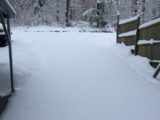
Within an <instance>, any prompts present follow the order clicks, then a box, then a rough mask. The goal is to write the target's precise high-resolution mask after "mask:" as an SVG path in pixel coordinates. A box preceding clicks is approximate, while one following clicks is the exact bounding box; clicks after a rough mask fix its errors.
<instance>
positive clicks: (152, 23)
mask: <svg viewBox="0 0 160 120" xmlns="http://www.w3.org/2000/svg"><path fill="white" fill-rule="evenodd" d="M157 23H160V18H157V19H154V20H151V21H149V22H146V23H144V24H142V25H140V27H139V29H144V28H146V27H149V26H152V25H154V24H157Z"/></svg>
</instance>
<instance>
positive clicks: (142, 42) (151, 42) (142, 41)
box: [138, 39, 160, 45]
mask: <svg viewBox="0 0 160 120" xmlns="http://www.w3.org/2000/svg"><path fill="white" fill-rule="evenodd" d="M155 43H160V40H154V39H151V40H139V41H138V45H145V44H151V45H153V44H155Z"/></svg>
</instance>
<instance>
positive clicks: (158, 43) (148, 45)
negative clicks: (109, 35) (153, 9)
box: [117, 16, 160, 63]
mask: <svg viewBox="0 0 160 120" xmlns="http://www.w3.org/2000/svg"><path fill="white" fill-rule="evenodd" d="M136 18H137V19H136ZM119 21H120V20H119V16H118V22H117V43H122V42H123V43H125V44H126V45H129V46H130V45H134V46H135V50H134V53H135V55H141V56H144V57H147V58H149V59H150V60H151V61H152V63H153V61H160V33H159V31H160V18H157V19H154V20H152V21H149V22H147V23H144V24H141V25H140V24H139V23H140V17H137V16H136V17H133V18H130V19H128V20H123V21H121V22H119ZM155 63H156V62H155ZM157 63H158V62H157Z"/></svg>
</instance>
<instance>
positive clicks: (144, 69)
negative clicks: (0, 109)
mask: <svg viewBox="0 0 160 120" xmlns="http://www.w3.org/2000/svg"><path fill="white" fill-rule="evenodd" d="M41 29H43V28H41ZM27 30H28V29H27ZM32 30H34V29H32ZM36 30H37V29H36ZM36 30H35V31H36ZM35 31H26V30H25V28H23V29H22V28H21V29H20V28H16V29H14V32H13V36H12V38H13V52H14V71H15V73H14V74H15V81H16V94H15V95H14V96H13V98H12V99H11V100H10V104H9V106H8V108H7V109H6V111H5V112H4V113H3V115H2V116H0V119H1V120H159V119H160V87H159V82H158V81H156V80H154V79H153V78H152V75H153V73H154V71H155V69H153V68H152V67H151V66H150V65H149V63H148V59H147V58H142V57H140V56H137V57H135V56H134V55H132V54H131V53H130V49H129V48H128V47H126V46H124V44H120V45H119V44H118V45H117V44H115V42H116V34H115V33H89V32H86V33H80V32H75V30H73V31H72V30H71V31H70V32H48V31H46V32H44V31H43V32H35ZM6 50H7V48H6V49H2V50H1V52H0V55H1V56H4V57H2V58H1V59H0V66H1V67H0V70H4V68H7V64H8V62H7V56H6V53H7V52H6ZM5 72H7V71H5ZM1 74H2V73H1ZM158 79H159V77H158Z"/></svg>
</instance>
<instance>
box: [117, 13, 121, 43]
mask: <svg viewBox="0 0 160 120" xmlns="http://www.w3.org/2000/svg"><path fill="white" fill-rule="evenodd" d="M119 19H120V16H119V15H118V16H117V43H118V35H119Z"/></svg>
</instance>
